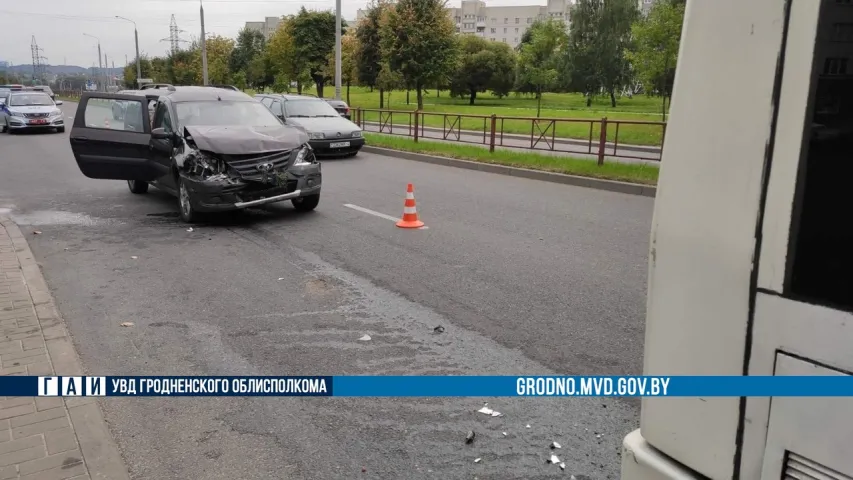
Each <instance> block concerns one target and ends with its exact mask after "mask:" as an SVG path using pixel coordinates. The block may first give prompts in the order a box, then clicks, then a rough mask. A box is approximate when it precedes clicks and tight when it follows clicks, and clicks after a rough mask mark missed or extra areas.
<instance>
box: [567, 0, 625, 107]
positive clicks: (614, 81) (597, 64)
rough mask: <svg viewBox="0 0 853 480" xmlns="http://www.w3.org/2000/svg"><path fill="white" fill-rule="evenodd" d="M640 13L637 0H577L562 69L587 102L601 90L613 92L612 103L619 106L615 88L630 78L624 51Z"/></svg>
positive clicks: (589, 103)
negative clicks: (632, 26)
mask: <svg viewBox="0 0 853 480" xmlns="http://www.w3.org/2000/svg"><path fill="white" fill-rule="evenodd" d="M638 16H639V9H638V8H637V2H636V1H634V0H606V1H605V0H578V2H577V3H576V4H575V8H574V10H573V12H572V29H571V32H570V33H569V43H568V48H567V49H566V55H565V57H564V60H565V62H564V64H563V71H564V74H566V76H567V77H569V78H570V79H571V82H570V87H571V89H573V90H575V91H580V92H582V93H583V94H584V95H586V97H587V99H586V104H587V106H590V105H591V104H592V96H593V95H595V94H596V93H597V92H600V91H602V90H603V91H605V92H607V93H608V94H609V95H610V103H611V106H613V107H615V106H616V90H617V89H618V88H621V87H623V86H624V85H626V84H627V83H628V80H629V78H630V63H629V62H628V61H627V59H626V57H625V52H626V51H627V49H628V48H629V47H630V45H631V25H632V24H633V23H634V21H635V20H636V19H637V18H638Z"/></svg>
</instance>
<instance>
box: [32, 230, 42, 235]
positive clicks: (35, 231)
mask: <svg viewBox="0 0 853 480" xmlns="http://www.w3.org/2000/svg"><path fill="white" fill-rule="evenodd" d="M33 235H41V231H40V230H33Z"/></svg>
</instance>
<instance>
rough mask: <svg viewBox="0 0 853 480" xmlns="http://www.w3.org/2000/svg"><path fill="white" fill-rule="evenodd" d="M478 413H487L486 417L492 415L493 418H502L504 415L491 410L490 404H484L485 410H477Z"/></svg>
mask: <svg viewBox="0 0 853 480" xmlns="http://www.w3.org/2000/svg"><path fill="white" fill-rule="evenodd" d="M477 411H478V412H479V413H485V414H486V415H491V416H493V417H500V416H501V415H503V414H502V413H501V412H498V411H496V410H492V409H491V408H489V404H488V403H484V404H483V408H481V409H479V410H477Z"/></svg>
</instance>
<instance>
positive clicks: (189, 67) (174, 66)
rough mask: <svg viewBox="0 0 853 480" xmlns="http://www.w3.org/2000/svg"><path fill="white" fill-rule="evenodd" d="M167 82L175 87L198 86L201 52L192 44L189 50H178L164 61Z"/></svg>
mask: <svg viewBox="0 0 853 480" xmlns="http://www.w3.org/2000/svg"><path fill="white" fill-rule="evenodd" d="M166 60H167V61H166V72H167V76H168V78H167V81H168V82H169V83H173V84H175V85H200V84H201V82H200V81H199V78H201V77H200V73H201V50H200V48H199V46H198V44H195V43H194V44H193V45H192V46H191V48H190V49H189V50H178V51H177V52H174V53H172V54H170V55H169V57H167V59H166Z"/></svg>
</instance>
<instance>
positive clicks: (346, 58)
mask: <svg viewBox="0 0 853 480" xmlns="http://www.w3.org/2000/svg"><path fill="white" fill-rule="evenodd" d="M357 48H358V39H357V38H356V36H355V32H353V31H352V30H350V31H348V32H347V33H346V35H344V36H342V37H341V84H342V85H344V86H346V87H347V93H346V98H347V103H349V88H350V85H352V84H353V83H355V82H356V80H357V78H358V69H357V68H356V64H355V54H356V49H357ZM327 62H328V63H327V72H326V76H327V77H329V78H334V77H335V52H334V51H332V52H331V53H329V59H328V61H327Z"/></svg>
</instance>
